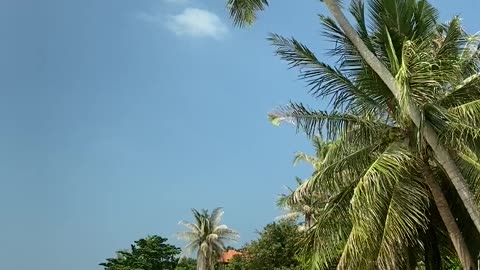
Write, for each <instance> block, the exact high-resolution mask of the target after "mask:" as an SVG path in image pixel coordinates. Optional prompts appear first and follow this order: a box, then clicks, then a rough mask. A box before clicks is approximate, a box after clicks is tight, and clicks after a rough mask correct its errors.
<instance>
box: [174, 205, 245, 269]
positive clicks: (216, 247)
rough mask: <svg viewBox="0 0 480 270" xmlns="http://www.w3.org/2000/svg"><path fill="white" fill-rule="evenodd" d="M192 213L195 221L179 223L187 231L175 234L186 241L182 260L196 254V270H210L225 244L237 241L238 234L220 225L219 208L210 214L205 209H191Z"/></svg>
mask: <svg viewBox="0 0 480 270" xmlns="http://www.w3.org/2000/svg"><path fill="white" fill-rule="evenodd" d="M192 213H193V217H194V218H195V221H194V222H193V223H190V222H186V221H180V224H182V225H184V226H185V227H187V228H188V230H187V231H184V232H180V233H178V234H177V237H178V238H179V239H181V240H186V241H188V244H187V245H186V246H185V248H184V249H183V252H182V258H185V257H187V256H190V255H191V254H192V253H194V252H196V255H197V270H212V269H214V267H215V264H216V263H217V260H218V258H219V256H220V255H221V254H222V252H223V251H224V250H225V243H226V242H229V241H235V240H237V239H238V238H239V234H238V233H237V232H236V231H234V230H232V229H229V228H228V227H227V225H221V224H220V220H221V219H222V216H223V213H224V211H223V210H222V208H220V207H219V208H215V209H214V210H213V211H212V213H211V214H209V213H208V210H206V209H202V210H200V211H198V210H196V209H192Z"/></svg>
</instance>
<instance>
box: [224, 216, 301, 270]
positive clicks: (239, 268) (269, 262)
mask: <svg viewBox="0 0 480 270" xmlns="http://www.w3.org/2000/svg"><path fill="white" fill-rule="evenodd" d="M299 234H300V232H298V230H297V225H296V223H294V222H293V221H282V222H278V223H277V222H274V223H271V224H268V225H267V226H265V228H263V230H262V231H261V232H259V238H258V239H257V240H254V241H252V242H251V243H249V244H247V245H246V246H244V247H243V248H242V249H241V252H242V255H241V256H235V257H234V259H233V260H232V262H231V263H230V264H229V266H228V269H229V270H247V269H256V270H272V269H274V270H275V269H277V270H280V269H285V270H286V269H291V270H293V269H299V268H298V267H299V266H300V265H301V263H300V261H299V260H298V256H297V250H296V247H295V244H296V241H297V237H298V236H299Z"/></svg>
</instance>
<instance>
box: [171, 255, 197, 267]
mask: <svg viewBox="0 0 480 270" xmlns="http://www.w3.org/2000/svg"><path fill="white" fill-rule="evenodd" d="M196 269H197V260H195V259H192V258H183V259H181V260H180V261H179V262H178V265H177V267H176V268H175V270H196Z"/></svg>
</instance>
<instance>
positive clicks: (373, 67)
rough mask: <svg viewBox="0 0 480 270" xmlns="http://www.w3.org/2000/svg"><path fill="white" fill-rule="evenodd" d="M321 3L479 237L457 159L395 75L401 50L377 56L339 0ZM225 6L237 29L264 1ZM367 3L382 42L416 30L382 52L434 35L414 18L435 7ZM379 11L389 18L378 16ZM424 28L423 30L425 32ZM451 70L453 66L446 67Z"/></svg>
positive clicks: (472, 80) (239, 0) (472, 95)
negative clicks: (426, 151) (423, 146)
mask: <svg viewBox="0 0 480 270" xmlns="http://www.w3.org/2000/svg"><path fill="white" fill-rule="evenodd" d="M322 2H324V3H325V5H326V6H327V8H328V9H329V11H330V12H331V14H332V16H333V17H334V19H335V20H332V22H334V21H336V22H337V23H338V26H336V27H337V28H338V30H339V33H338V34H339V36H337V37H338V38H346V39H347V40H348V43H349V44H350V46H351V47H350V48H349V49H350V50H354V51H355V52H356V54H357V58H358V57H361V58H362V59H361V61H360V62H361V64H362V66H363V67H369V69H370V71H371V72H374V73H375V74H376V75H377V76H378V78H377V79H378V80H379V81H382V82H383V83H384V87H385V90H387V91H389V92H390V94H391V99H392V100H391V102H390V106H392V107H400V108H401V110H402V114H404V116H406V117H407V119H406V120H409V121H411V122H413V124H414V125H415V126H416V127H417V128H418V133H419V135H420V136H422V137H423V138H424V139H425V141H426V143H427V144H428V145H429V146H430V148H431V150H432V153H433V157H434V158H435V160H436V161H437V163H438V164H439V165H440V166H441V167H442V168H443V170H444V171H445V172H446V173H447V175H448V176H449V179H450V181H451V182H452V184H453V186H454V187H455V189H456V191H457V192H458V195H459V197H460V198H461V200H462V202H463V204H464V206H465V208H466V209H467V211H468V213H469V215H470V218H471V219H472V221H473V223H474V224H475V226H476V229H477V233H480V210H479V208H478V205H477V204H476V203H475V201H474V198H473V195H472V193H471V190H470V189H469V187H468V186H467V183H466V181H465V179H464V176H463V175H462V174H461V171H460V169H459V168H458V166H457V164H456V163H455V158H454V157H452V155H451V154H450V153H449V149H448V148H447V147H445V145H444V144H442V143H441V140H440V139H441V138H440V137H439V135H438V132H437V131H436V130H435V127H434V126H432V124H431V123H430V122H429V121H425V118H424V117H423V116H424V114H423V108H422V103H420V104H419V103H418V102H416V101H417V100H415V99H412V98H411V96H410V95H411V93H410V92H408V91H407V90H408V88H406V87H405V85H406V84H405V82H402V81H400V80H399V79H401V78H402V76H399V75H402V74H401V73H399V72H405V70H401V69H398V70H394V69H392V68H393V67H395V66H397V67H398V66H399V65H398V64H401V63H402V59H401V58H398V57H399V56H400V57H401V56H402V53H399V52H401V51H402V50H395V51H392V50H390V53H389V54H387V55H379V54H378V48H374V47H372V46H371V43H370V41H369V40H368V39H367V40H365V37H366V35H368V32H367V31H368V30H367V27H366V25H363V28H361V29H355V28H354V27H353V26H352V25H351V24H350V22H349V21H348V19H347V18H346V17H345V15H344V14H343V12H342V10H341V7H340V3H339V2H340V1H339V0H323V1H322ZM227 3H228V7H229V9H230V14H231V17H232V19H233V22H234V23H235V24H237V25H240V26H242V25H246V24H251V23H253V22H254V21H255V18H256V17H255V13H256V12H257V11H259V10H263V9H264V8H265V7H267V6H268V1H267V0H228V2H227ZM352 3H353V5H356V6H361V5H363V1H361V0H360V1H353V2H352ZM371 3H373V5H376V6H377V7H381V9H376V10H375V9H373V10H374V12H377V14H376V15H378V16H377V17H376V18H374V20H376V21H377V23H378V22H380V21H381V22H382V23H386V24H385V26H386V27H384V25H380V24H377V26H380V28H378V29H374V30H375V31H376V32H377V33H375V34H381V35H383V38H385V37H387V36H390V38H392V37H393V36H394V35H395V32H391V30H394V29H391V28H390V27H389V25H396V26H398V27H397V29H396V30H397V31H400V32H401V31H402V30H403V29H402V28H401V27H407V29H412V30H415V31H416V32H413V33H410V36H408V35H407V36H402V35H400V36H399V37H400V38H401V40H400V41H401V42H400V43H394V42H393V41H394V40H390V41H386V42H385V43H384V44H385V45H387V46H383V47H384V48H383V49H384V51H385V47H388V45H390V44H391V45H392V47H391V48H390V49H393V48H395V46H397V47H398V46H403V45H405V44H406V42H407V41H410V40H409V39H408V38H411V37H414V38H428V37H431V35H430V34H432V33H433V32H430V33H429V32H425V30H427V31H428V30H429V29H428V28H430V29H431V25H432V23H435V20H433V21H424V22H423V23H420V24H415V23H418V22H419V21H418V20H417V19H418V17H424V16H425V15H427V16H429V17H430V18H434V17H432V16H430V15H432V14H431V12H432V11H434V9H432V8H431V7H430V6H429V4H428V3H427V1H423V0H420V1H418V2H417V1H381V0H372V1H371ZM412 9H416V11H415V12H416V13H415V14H413V17H408V16H409V15H412V12H411V11H412ZM379 11H380V12H379ZM382 12H383V13H385V14H388V15H385V16H382ZM429 13H430V14H429ZM357 20H358V18H357ZM414 20H417V21H414ZM429 26H430V27H429ZM424 27H427V28H426V29H423V28H424ZM425 34H427V35H425ZM412 35H413V36H412ZM384 41H385V40H384ZM476 51H477V50H475V51H474V55H475V58H476V57H477V53H476ZM382 58H383V59H382ZM385 58H386V59H387V60H388V61H389V63H385V61H384V60H386V59H385ZM382 60H383V61H382ZM356 61H357V63H358V62H359V61H358V59H356ZM389 64H392V65H389ZM467 66H468V65H467ZM450 67H453V66H451V65H450ZM468 68H470V67H468ZM389 69H390V70H389ZM477 73H478V72H477ZM477 73H474V74H470V76H468V77H463V78H464V81H463V82H457V84H456V85H457V87H458V88H459V89H453V90H454V91H452V93H453V92H457V91H458V90H460V91H458V92H457V94H463V95H465V92H466V91H465V87H461V85H467V84H478V83H479V82H480V76H479V75H478V74H477ZM403 75H406V74H403ZM423 79H424V82H426V81H428V80H429V78H428V77H426V78H423ZM425 80H426V81H425ZM467 88H471V87H467ZM469 90H470V91H469V95H468V97H467V98H466V100H464V102H463V105H465V106H464V108H463V110H468V111H469V113H470V114H471V113H472V112H474V111H475V110H478V108H479V107H480V105H479V104H478V102H477V101H478V99H480V93H479V91H478V87H477V91H471V89H469ZM455 96H456V94H452V95H450V97H451V98H453V97H455ZM464 97H465V96H464ZM472 102H473V104H472ZM467 107H468V108H467ZM477 120H478V118H477Z"/></svg>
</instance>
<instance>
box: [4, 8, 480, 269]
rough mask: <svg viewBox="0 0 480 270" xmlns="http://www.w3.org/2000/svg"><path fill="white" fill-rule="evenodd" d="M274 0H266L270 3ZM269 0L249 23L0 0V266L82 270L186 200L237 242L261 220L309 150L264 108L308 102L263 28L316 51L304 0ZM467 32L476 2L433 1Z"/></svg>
mask: <svg viewBox="0 0 480 270" xmlns="http://www.w3.org/2000/svg"><path fill="white" fill-rule="evenodd" d="M277 2H278V3H277ZM298 2H299V3H298V4H297V1H295V3H296V4H292V3H293V1H274V2H273V3H272V6H271V8H270V9H269V10H268V12H266V13H264V14H261V16H260V21H259V22H258V24H256V25H255V26H254V27H253V28H250V29H234V28H232V26H231V24H230V22H229V20H228V16H227V12H226V10H225V7H224V3H223V1H206V0H141V1H140V0H102V1H99V0H83V1H72V0H45V1H35V0H30V1H28V0H3V1H0V35H1V40H2V41H1V42H0V59H1V61H0V93H1V98H0V123H1V128H0V149H1V151H0V220H1V222H0V243H2V244H1V245H0V262H1V268H2V269H15V270H27V269H49V270H63V269H71V270H85V269H100V267H98V266H97V264H98V263H99V262H102V261H103V260H104V259H105V258H106V257H109V256H112V255H113V254H114V251H115V250H117V249H120V248H126V247H128V246H129V244H130V243H131V242H133V241H134V240H136V239H138V238H140V237H144V236H146V235H148V234H159V235H161V236H164V237H167V238H169V239H170V240H171V242H172V243H174V244H177V245H181V244H182V243H181V242H178V241H176V240H175V239H174V238H175V237H174V235H175V232H177V231H178V230H180V229H182V228H181V227H180V226H179V225H178V224H177V223H178V221H179V220H181V219H187V220H188V219H190V208H192V207H194V208H213V207H216V206H223V207H224V208H225V212H226V213H225V219H224V221H225V223H226V224H227V225H229V226H230V227H232V228H234V229H236V230H238V231H239V232H240V233H241V236H242V238H241V243H243V242H246V241H249V240H251V239H253V238H254V237H255V233H254V231H255V230H256V229H261V228H262V226H263V225H265V224H267V223H268V222H270V221H272V220H273V219H274V217H275V216H276V215H278V213H279V212H278V210H276V208H275V206H274V200H275V198H276V196H277V195H278V194H279V193H281V192H283V191H284V189H283V185H293V183H294V181H293V179H294V177H295V176H302V177H305V176H307V175H308V174H309V170H308V167H306V166H297V167H293V166H292V158H293V154H294V153H295V151H297V150H305V151H310V144H309V142H308V140H307V139H306V138H305V137H304V136H303V135H302V134H298V135H297V134H296V133H295V130H294V129H293V128H292V127H282V128H275V127H273V126H272V125H271V124H269V123H268V121H267V119H266V114H267V113H268V112H270V111H272V110H273V109H274V108H275V107H276V106H278V105H282V104H285V103H287V102H288V101H289V100H297V101H305V102H308V103H310V104H318V106H319V107H322V106H323V105H324V103H322V102H321V101H315V100H312V99H311V98H310V97H308V95H307V94H306V88H305V87H304V83H303V82H300V81H298V80H297V78H296V72H295V71H294V70H288V69H287V67H286V65H285V63H283V62H281V61H280V60H279V59H278V58H277V57H275V56H274V55H273V50H272V48H271V47H270V46H269V45H268V43H267V41H266V40H265V37H266V36H267V33H269V32H278V33H280V34H283V35H286V36H292V35H294V36H295V37H296V38H298V39H299V40H301V41H304V42H305V43H306V44H308V45H309V46H310V47H311V48H312V49H315V50H316V51H317V52H318V55H319V56H321V52H322V50H323V49H325V48H327V45H328V44H326V43H325V42H324V41H322V38H321V37H320V35H319V33H320V28H319V26H318V23H317V18H316V16H315V13H325V10H324V9H323V6H322V4H321V3H320V2H319V1H315V0H304V1H298ZM432 2H433V4H434V5H436V6H437V7H439V9H440V11H441V14H442V18H443V19H444V20H446V19H447V18H449V17H451V16H452V15H455V14H460V15H462V17H463V18H464V20H463V22H464V24H465V26H466V28H467V29H468V31H470V32H475V31H476V30H479V29H477V28H476V27H477V26H478V21H475V20H478V19H477V18H478V17H477V14H476V11H478V10H479V8H480V3H479V2H478V1H477V0H468V1H467V0H465V1H456V2H455V4H453V3H452V2H450V1H448V3H449V4H447V3H446V1H440V0H435V1H432Z"/></svg>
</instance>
